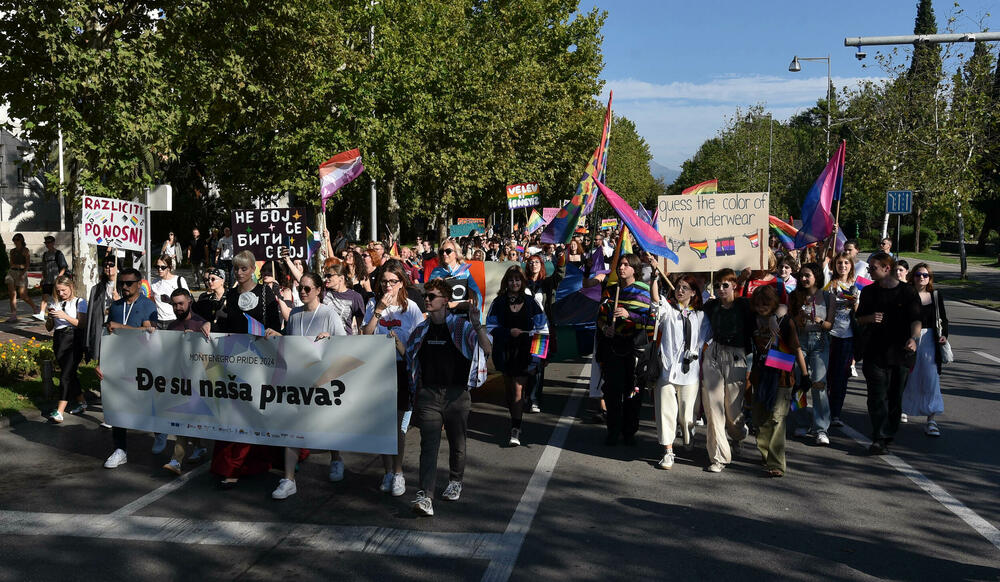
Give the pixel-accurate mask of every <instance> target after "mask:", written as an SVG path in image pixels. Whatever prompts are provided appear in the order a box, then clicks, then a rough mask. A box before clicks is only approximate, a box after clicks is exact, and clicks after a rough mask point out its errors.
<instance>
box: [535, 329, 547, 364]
mask: <svg viewBox="0 0 1000 582" xmlns="http://www.w3.org/2000/svg"><path fill="white" fill-rule="evenodd" d="M531 355H532V356H535V357H536V358H542V359H545V358H547V357H548V355H549V334H547V333H539V334H535V337H533V338H531Z"/></svg>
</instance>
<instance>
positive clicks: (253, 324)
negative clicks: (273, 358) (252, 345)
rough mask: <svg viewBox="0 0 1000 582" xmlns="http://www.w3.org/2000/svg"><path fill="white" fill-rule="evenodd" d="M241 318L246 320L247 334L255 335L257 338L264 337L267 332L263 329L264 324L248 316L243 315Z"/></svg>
mask: <svg viewBox="0 0 1000 582" xmlns="http://www.w3.org/2000/svg"><path fill="white" fill-rule="evenodd" d="M243 317H245V318H247V333H248V334H250V335H255V336H258V337H264V336H265V335H266V334H267V331H266V330H265V329H264V324H263V323H261V322H259V321H257V320H256V319H254V318H252V317H250V316H249V315H248V314H246V313H244V314H243Z"/></svg>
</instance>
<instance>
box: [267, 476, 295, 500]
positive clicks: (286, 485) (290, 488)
mask: <svg viewBox="0 0 1000 582" xmlns="http://www.w3.org/2000/svg"><path fill="white" fill-rule="evenodd" d="M297 492H298V490H297V489H296V488H295V481H292V480H291V479H282V480H281V481H278V488H277V489H275V490H274V492H273V493H271V499H287V498H289V497H291V496H292V495H295V494H296V493H297Z"/></svg>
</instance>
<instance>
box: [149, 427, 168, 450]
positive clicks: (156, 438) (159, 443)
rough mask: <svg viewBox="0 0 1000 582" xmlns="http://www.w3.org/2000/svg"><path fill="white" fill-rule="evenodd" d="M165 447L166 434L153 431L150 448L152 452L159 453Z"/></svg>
mask: <svg viewBox="0 0 1000 582" xmlns="http://www.w3.org/2000/svg"><path fill="white" fill-rule="evenodd" d="M165 448H167V435H166V434H164V433H162V432H158V433H154V435H153V449H152V451H153V454H154V455H159V454H160V453H162V452H163V449H165Z"/></svg>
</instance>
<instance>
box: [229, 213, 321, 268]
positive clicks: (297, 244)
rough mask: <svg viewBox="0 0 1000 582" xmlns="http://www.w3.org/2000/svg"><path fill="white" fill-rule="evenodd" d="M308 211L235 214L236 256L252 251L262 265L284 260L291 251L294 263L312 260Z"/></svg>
mask: <svg viewBox="0 0 1000 582" xmlns="http://www.w3.org/2000/svg"><path fill="white" fill-rule="evenodd" d="M307 239H308V237H307V235H306V210H305V208H263V209H257V208H252V209H245V210H234V211H233V253H239V252H240V251H246V250H248V251H250V252H252V253H253V256H254V258H256V259H257V260H258V261H274V260H277V259H280V258H281V254H280V253H279V251H280V249H281V248H282V247H288V251H289V252H288V254H289V256H290V257H291V258H293V259H302V260H303V261H305V260H308V250H307V247H308V240H307Z"/></svg>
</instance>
